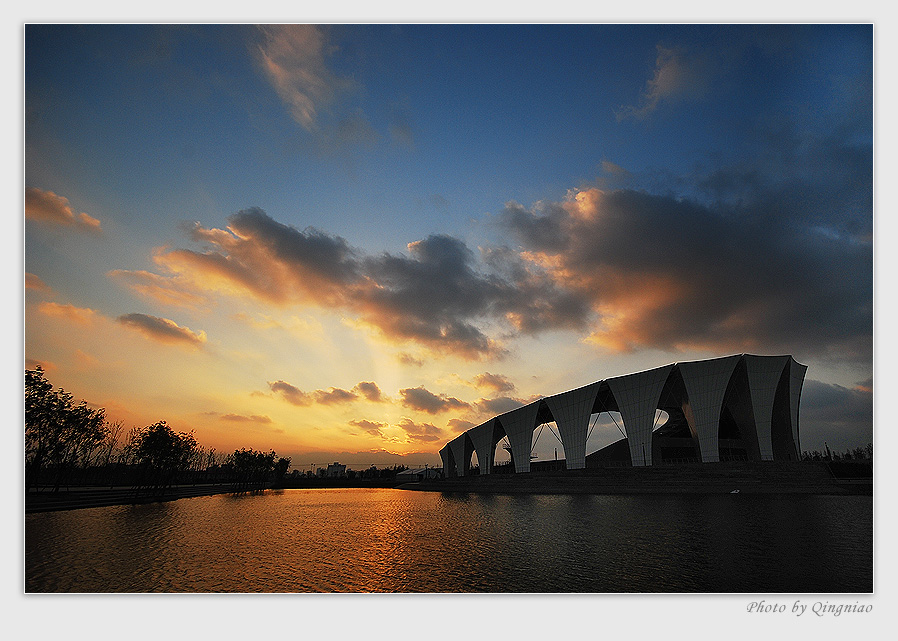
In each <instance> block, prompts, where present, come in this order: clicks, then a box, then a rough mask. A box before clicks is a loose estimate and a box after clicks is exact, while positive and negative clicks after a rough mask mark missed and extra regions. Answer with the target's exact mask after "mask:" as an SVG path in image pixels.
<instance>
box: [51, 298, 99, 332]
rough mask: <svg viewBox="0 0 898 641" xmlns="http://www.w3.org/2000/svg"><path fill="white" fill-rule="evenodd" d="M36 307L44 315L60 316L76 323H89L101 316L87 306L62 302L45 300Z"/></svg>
mask: <svg viewBox="0 0 898 641" xmlns="http://www.w3.org/2000/svg"><path fill="white" fill-rule="evenodd" d="M37 309H38V311H39V312H40V313H42V314H44V315H45V316H52V317H54V318H62V319H64V320H67V321H69V322H72V323H75V324H77V325H85V326H86V325H91V324H92V323H94V322H95V321H96V320H97V319H99V318H101V316H100V314H99V313H97V312H96V311H95V310H93V309H90V308H88V307H75V306H74V305H67V304H62V303H51V302H45V303H41V304H40V305H38V307H37Z"/></svg>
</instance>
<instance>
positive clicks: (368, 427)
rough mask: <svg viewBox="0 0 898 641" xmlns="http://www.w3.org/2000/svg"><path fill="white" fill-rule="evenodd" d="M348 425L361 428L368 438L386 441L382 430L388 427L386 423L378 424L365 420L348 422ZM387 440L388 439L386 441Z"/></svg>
mask: <svg viewBox="0 0 898 641" xmlns="http://www.w3.org/2000/svg"><path fill="white" fill-rule="evenodd" d="M349 424H350V425H354V426H355V427H360V428H362V429H363V430H364V431H365V432H366V433H367V434H368V435H369V436H374V437H377V438H384V439H387V438H388V437H387V436H385V435H384V433H383V431H382V430H383V429H384V428H385V427H387V426H388V424H387V423H379V422H377V421H368V420H365V419H360V420H354V421H349ZM388 440H389V439H388Z"/></svg>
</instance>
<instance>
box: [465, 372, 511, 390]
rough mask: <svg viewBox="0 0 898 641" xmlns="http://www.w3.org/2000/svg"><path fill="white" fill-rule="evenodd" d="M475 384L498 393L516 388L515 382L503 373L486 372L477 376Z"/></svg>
mask: <svg viewBox="0 0 898 641" xmlns="http://www.w3.org/2000/svg"><path fill="white" fill-rule="evenodd" d="M474 385H475V386H476V387H478V388H481V389H487V390H491V391H492V392H496V393H502V392H513V391H514V389H515V385H514V383H512V382H511V381H510V380H508V377H507V376H503V375H502V374H490V373H489V372H484V373H483V374H478V375H477V376H475V377H474Z"/></svg>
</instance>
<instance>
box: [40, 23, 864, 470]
mask: <svg viewBox="0 0 898 641" xmlns="http://www.w3.org/2000/svg"><path fill="white" fill-rule="evenodd" d="M24 32H25V33H24V35H25V38H24V70H25V73H24V97H25V105H24V124H25V129H24V142H25V154H24V166H25V171H24V272H25V273H24V319H25V320H24V323H25V324H24V334H25V342H24V357H25V367H26V368H28V369H31V368H33V367H35V366H37V365H40V366H41V367H43V369H44V370H45V372H46V376H47V378H48V379H49V380H50V382H51V383H53V384H54V385H55V386H57V387H63V388H65V389H66V390H67V391H69V392H71V393H72V394H74V395H75V397H76V398H79V399H84V400H86V401H88V402H89V403H91V404H92V405H95V406H97V407H103V408H105V409H106V412H107V416H108V417H109V418H110V419H111V420H113V421H121V422H122V424H123V425H124V426H125V428H126V429H130V428H131V427H139V426H144V425H148V424H150V423H153V422H155V421H158V420H165V421H167V422H168V424H169V425H171V426H172V427H173V428H174V429H175V430H177V431H184V432H187V431H193V432H194V435H195V437H196V439H197V441H198V442H199V443H200V444H201V445H203V446H204V447H206V448H215V449H216V450H217V451H218V452H222V453H227V452H233V451H234V450H235V449H238V448H241V447H251V448H253V449H257V450H269V449H274V450H276V451H277V452H278V454H280V455H284V456H290V457H291V458H292V460H293V464H294V466H295V467H297V468H299V469H309V468H311V467H313V466H316V465H317V466H323V465H324V464H326V463H329V462H334V461H339V462H341V463H344V464H348V465H349V466H350V467H352V468H355V469H360V468H364V467H367V466H368V465H371V464H376V465H378V466H383V465H392V464H397V463H401V464H404V465H411V466H418V465H424V464H428V465H439V464H440V458H439V455H438V451H439V449H440V448H441V447H443V445H444V444H445V443H446V442H447V441H449V440H450V439H452V438H454V437H455V436H457V435H458V434H459V433H461V432H462V431H464V430H465V429H468V428H470V427H473V426H475V425H478V424H479V423H481V422H483V421H484V420H486V419H488V418H491V417H492V416H494V415H496V414H499V413H502V412H505V411H508V410H510V409H513V408H514V407H517V406H520V405H522V404H525V403H527V402H530V401H532V400H534V399H536V398H539V397H540V396H548V395H551V394H555V393H559V392H563V391H566V390H569V389H573V388H575V387H579V386H581V385H585V384H587V383H590V382H593V381H596V380H600V379H604V378H609V377H612V376H617V375H622V374H627V373H630V372H635V371H639V370H642V369H647V368H651V367H657V366H661V365H665V364H668V363H672V362H677V361H686V360H695V359H701V358H711V357H716V356H725V355H729V354H736V353H753V354H792V355H793V356H794V357H795V359H796V360H798V361H799V362H800V363H803V364H805V365H808V372H807V378H806V381H805V385H804V389H803V393H802V401H801V415H800V429H801V447H802V449H804V450H814V449H818V450H822V449H823V447H824V443H826V444H827V445H828V446H829V447H830V448H831V449H832V450H835V451H844V450H845V449H846V448H855V447H858V446H863V445H866V444H867V443H868V442H871V441H872V440H873V397H872V389H873V27H872V25H871V24H869V23H868V24H862V23H858V24H816V25H813V24H789V25H786V24H753V25H752V24H730V25H720V24H692V25H689V24H681V25H668V24H616V25H615V24H581V25H574V24H567V25H561V24H555V25H550V24H529V25H527V24H517V25H501V24H479V25H478V24H455V25H438V24H429V25H427V24H328V25H285V24H277V25H265V26H255V25H251V24H223V25H201V24H169V25H163V24H148V25H122V24H119V25H116V24H105V25H90V24H57V25H41V24H30V25H27V26H26V27H25V29H24ZM618 438H620V432H619V431H618V429H617V427H616V425H615V424H614V422H613V421H612V420H611V419H610V417H609V415H608V414H603V415H602V417H600V419H599V421H598V423H597V424H596V427H595V428H594V430H593V431H592V432H591V436H590V441H589V443H588V446H587V453H591V452H592V451H595V450H597V449H599V448H600V447H602V446H604V445H607V444H609V443H611V442H613V441H615V440H617V439H618ZM556 449H557V450H558V452H559V456H563V448H562V446H561V444H560V443H559V442H558V440H557V439H556V438H555V436H554V435H553V434H552V433H551V431H548V432H545V431H544V432H542V433H541V434H540V437H539V439H538V440H537V443H536V446H535V453H536V455H537V456H538V459H539V460H545V459H548V458H552V457H553V456H554V455H555V450H556Z"/></svg>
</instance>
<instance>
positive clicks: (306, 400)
mask: <svg viewBox="0 0 898 641" xmlns="http://www.w3.org/2000/svg"><path fill="white" fill-rule="evenodd" d="M268 387H270V388H271V391H272V392H274V393H275V394H280V395H281V397H282V398H283V399H284V400H285V401H287V402H288V403H292V404H293V405H299V406H300V407H304V406H307V405H311V404H312V403H314V399H313V397H312V396H311V395H310V394H307V393H306V392H303V391H302V390H301V389H299V388H298V387H295V386H293V385H291V384H290V383H287V382H286V381H274V382H269V383H268Z"/></svg>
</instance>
